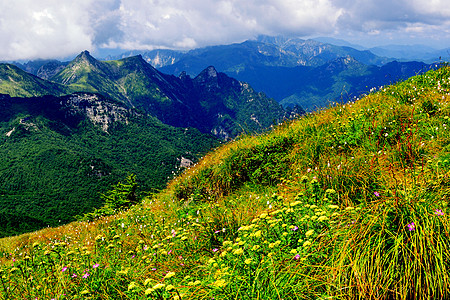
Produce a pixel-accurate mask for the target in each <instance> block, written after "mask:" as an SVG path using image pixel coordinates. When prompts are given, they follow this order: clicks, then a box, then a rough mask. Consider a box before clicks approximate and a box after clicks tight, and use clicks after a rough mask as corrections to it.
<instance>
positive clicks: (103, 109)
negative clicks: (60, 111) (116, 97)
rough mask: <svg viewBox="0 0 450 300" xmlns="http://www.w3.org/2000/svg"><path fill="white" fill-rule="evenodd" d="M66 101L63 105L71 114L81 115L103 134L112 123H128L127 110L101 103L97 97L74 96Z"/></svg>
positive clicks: (109, 103)
mask: <svg viewBox="0 0 450 300" xmlns="http://www.w3.org/2000/svg"><path fill="white" fill-rule="evenodd" d="M66 99H67V100H66V101H67V102H66V103H65V105H66V106H68V107H69V108H70V110H71V112H72V113H83V114H84V115H86V116H87V117H88V118H89V120H91V122H92V123H94V124H96V125H99V126H100V127H101V128H102V130H103V131H104V132H108V128H109V127H110V126H111V124H112V123H114V122H122V123H128V116H129V114H130V112H129V110H127V109H126V108H124V107H121V106H117V105H114V104H112V103H111V102H107V101H101V99H100V98H99V96H98V95H94V94H74V95H71V96H69V97H68V98H66ZM61 104H63V103H61Z"/></svg>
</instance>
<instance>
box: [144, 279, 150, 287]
mask: <svg viewBox="0 0 450 300" xmlns="http://www.w3.org/2000/svg"><path fill="white" fill-rule="evenodd" d="M150 282H152V280H151V279H150V278H147V279H145V281H144V286H147V285H148V284H149V283H150Z"/></svg>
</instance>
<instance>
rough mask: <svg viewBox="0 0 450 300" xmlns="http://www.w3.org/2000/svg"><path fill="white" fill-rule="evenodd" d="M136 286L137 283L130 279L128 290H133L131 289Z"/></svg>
mask: <svg viewBox="0 0 450 300" xmlns="http://www.w3.org/2000/svg"><path fill="white" fill-rule="evenodd" d="M137 287H138V285H137V283H136V282H134V281H132V282H130V284H129V285H128V290H129V291H131V290H133V289H135V288H137Z"/></svg>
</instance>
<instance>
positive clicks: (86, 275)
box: [83, 272, 91, 278]
mask: <svg viewBox="0 0 450 300" xmlns="http://www.w3.org/2000/svg"><path fill="white" fill-rule="evenodd" d="M90 275H91V274H89V273H88V272H86V273H85V274H84V275H83V278H88V277H89V276H90Z"/></svg>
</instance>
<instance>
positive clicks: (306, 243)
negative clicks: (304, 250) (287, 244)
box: [303, 241, 311, 247]
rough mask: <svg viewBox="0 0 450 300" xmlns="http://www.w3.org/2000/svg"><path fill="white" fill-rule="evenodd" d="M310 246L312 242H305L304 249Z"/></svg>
mask: <svg viewBox="0 0 450 300" xmlns="http://www.w3.org/2000/svg"><path fill="white" fill-rule="evenodd" d="M309 245H311V242H310V241H305V242H304V243H303V247H308V246H309Z"/></svg>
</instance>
